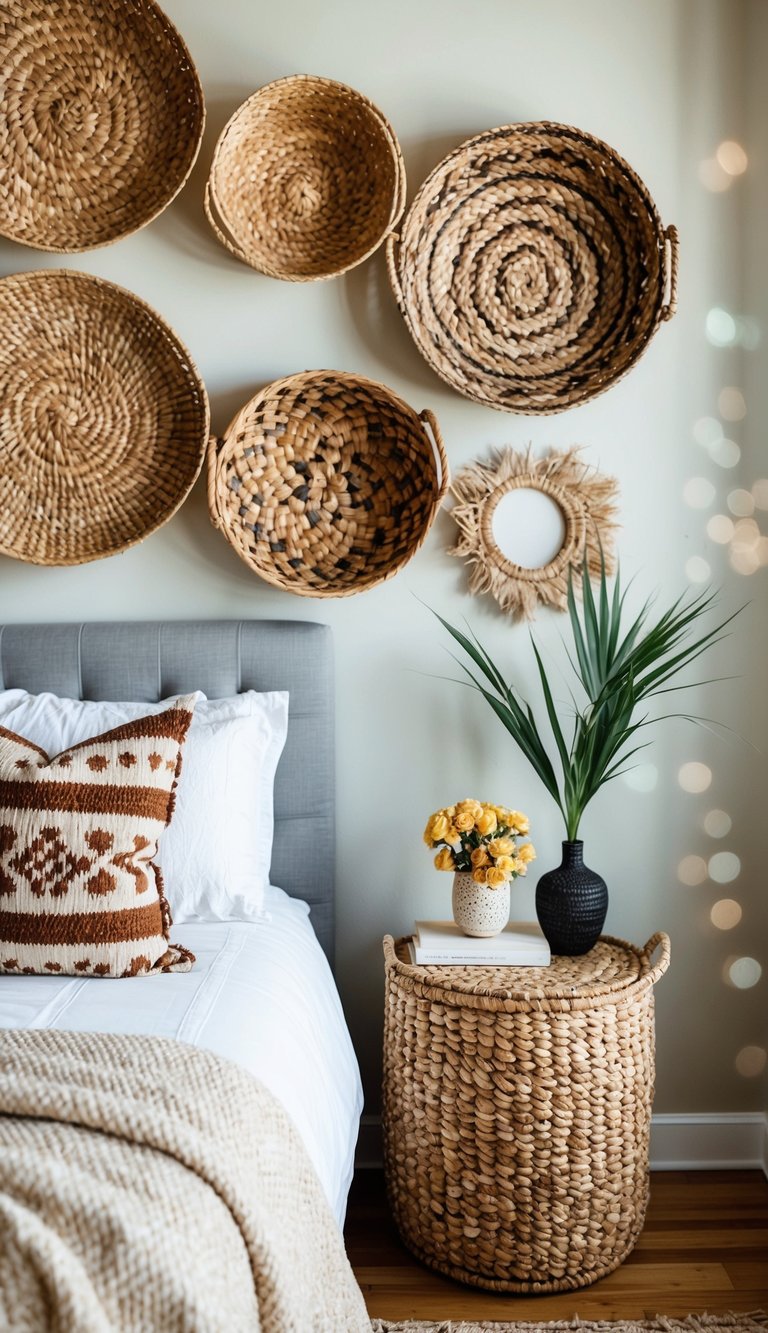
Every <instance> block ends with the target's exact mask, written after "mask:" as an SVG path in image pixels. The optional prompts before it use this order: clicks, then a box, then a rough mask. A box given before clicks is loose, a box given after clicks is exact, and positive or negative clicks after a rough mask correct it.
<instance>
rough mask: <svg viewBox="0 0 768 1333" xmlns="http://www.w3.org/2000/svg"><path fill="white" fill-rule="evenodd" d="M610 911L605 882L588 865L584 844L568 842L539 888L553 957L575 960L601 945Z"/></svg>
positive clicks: (539, 914)
mask: <svg viewBox="0 0 768 1333" xmlns="http://www.w3.org/2000/svg"><path fill="white" fill-rule="evenodd" d="M607 911H608V888H607V886H606V883H605V880H604V879H602V878H601V876H600V875H597V874H595V872H594V870H590V869H589V867H588V866H585V864H584V843H583V842H564V843H563V859H562V861H561V863H560V865H559V866H558V867H557V869H556V870H548V871H547V872H546V874H544V875H542V876H541V879H540V880H539V882H538V884H537V885H536V915H537V917H538V918H539V925H540V926H541V929H542V930H543V932H544V935H545V937H546V940H547V943H548V944H549V947H550V949H551V950H552V952H553V954H565V955H566V956H567V957H570V958H575V957H577V956H578V955H579V954H583V953H589V950H590V949H591V948H592V946H593V945H594V944H596V943H597V940H598V937H599V935H600V932H601V930H602V929H603V922H604V921H605V914H606V912H607Z"/></svg>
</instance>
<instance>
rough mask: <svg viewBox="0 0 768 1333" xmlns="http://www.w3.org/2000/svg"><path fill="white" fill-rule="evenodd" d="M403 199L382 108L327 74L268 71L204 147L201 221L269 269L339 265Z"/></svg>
mask: <svg viewBox="0 0 768 1333" xmlns="http://www.w3.org/2000/svg"><path fill="white" fill-rule="evenodd" d="M404 205H405V168H404V166H403V159H402V155H401V152H400V148H399V145H398V142H397V139H396V138H395V134H394V131H393V129H392V127H391V125H390V124H389V122H388V121H387V120H385V118H384V116H382V114H381V112H380V111H379V110H378V109H377V108H376V107H375V106H374V105H373V103H372V102H369V101H368V98H367V97H363V95H362V93H358V92H356V91H355V90H354V88H348V87H347V86H346V85H345V84H343V83H336V82H334V81H333V80H332V79H321V78H316V77H315V76H313V75H309V74H296V75H291V76H290V77H288V78H285V79H277V80H276V81H275V82H274V83H269V84H267V85H266V87H264V88H260V89H259V91H258V92H256V93H254V94H253V96H252V97H250V98H249V99H248V101H247V102H244V103H243V105H242V106H241V107H240V108H239V110H237V111H236V112H235V114H234V116H233V117H232V119H231V120H230V122H229V124H228V125H227V126H226V128H225V130H224V132H223V134H222V135H221V138H220V139H219V142H218V144H217V145H216V151H215V153H214V156H213V162H212V165H211V171H210V175H209V178H208V185H207V188H206V196H205V209H206V213H207V215H208V220H209V222H210V224H211V226H212V228H213V230H214V232H215V233H216V235H217V237H218V238H219V240H220V241H221V243H222V245H225V246H226V247H227V249H228V250H229V251H231V253H232V254H234V255H236V256H237V258H238V259H242V260H243V262H244V263H246V264H250V265H251V267H252V268H255V269H258V270H259V271H260V272H261V273H266V274H268V275H269V276H270V277H273V278H284V279H286V280H287V281H290V282H310V281H312V280H313V279H317V278H331V277H335V276H336V275H337V274H339V273H344V272H346V270H347V269H350V268H353V267H354V266H355V265H356V264H359V263H361V262H362V260H364V259H366V258H367V257H368V255H370V254H372V253H373V251H374V250H376V249H377V248H378V246H379V245H381V242H382V241H383V240H384V237H385V236H386V235H387V234H388V232H390V231H391V229H392V228H393V227H394V226H395V224H396V223H397V221H398V219H399V218H400V215H401V214H402V211H403V207H404Z"/></svg>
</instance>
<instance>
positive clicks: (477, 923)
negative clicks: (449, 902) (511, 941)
mask: <svg viewBox="0 0 768 1333" xmlns="http://www.w3.org/2000/svg"><path fill="white" fill-rule="evenodd" d="M453 919H454V921H455V922H456V925H457V926H458V927H459V930H461V931H463V933H464V934H465V935H473V936H474V937H475V939H480V940H487V939H490V938H491V937H492V936H493V935H498V934H499V933H500V932H501V931H502V930H503V929H504V927H505V926H506V924H507V922H508V921H509V880H507V883H506V884H502V886H501V888H499V889H489V888H488V886H487V884H476V883H475V881H474V880H473V878H472V876H471V875H470V873H469V871H468V870H457V871H456V873H455V874H454V876H453Z"/></svg>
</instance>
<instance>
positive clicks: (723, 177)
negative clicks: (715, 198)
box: [699, 157, 733, 194]
mask: <svg viewBox="0 0 768 1333" xmlns="http://www.w3.org/2000/svg"><path fill="white" fill-rule="evenodd" d="M699 180H700V181H701V183H702V185H703V186H704V189H705V190H710V191H711V192H712V194H722V192H723V190H729V189H730V187H731V186H732V185H733V173H732V172H730V171H726V170H725V167H723V166H721V164H720V163H719V162H718V160H717V158H716V157H705V158H702V160H701V162H700V163H699Z"/></svg>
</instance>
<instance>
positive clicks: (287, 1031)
mask: <svg viewBox="0 0 768 1333" xmlns="http://www.w3.org/2000/svg"><path fill="white" fill-rule="evenodd" d="M265 906H266V908H267V910H268V911H269V913H270V917H271V920H269V921H260V922H258V923H253V922H247V921H232V922H188V923H185V924H184V925H180V926H176V927H174V928H173V929H172V932H171V935H172V938H173V939H174V941H178V943H180V944H183V945H185V946H186V947H187V948H190V949H192V951H193V953H194V954H195V955H196V957H197V962H196V964H195V966H194V967H193V969H192V971H191V972H183V973H168V974H166V975H164V976H157V977H136V978H131V979H130V980H110V979H109V978H101V977H98V978H97V977H13V976H6V975H3V976H0V1027H4V1028H9V1027H10V1028H58V1029H60V1030H62V1031H69V1032H129V1033H144V1034H147V1035H152V1036H157V1037H173V1038H175V1039H176V1040H178V1041H184V1042H188V1043H189V1044H190V1045H192V1046H200V1047H203V1048H204V1049H206V1050H210V1051H214V1052H216V1054H217V1055H222V1056H225V1057H226V1058H227V1059H229V1060H232V1061H234V1062H235V1063H236V1064H238V1065H240V1066H242V1068H243V1069H246V1070H248V1072H249V1073H251V1074H253V1075H254V1076H255V1077H256V1078H259V1079H261V1081H262V1083H264V1084H265V1085H266V1087H268V1088H269V1089H270V1091H271V1092H273V1093H274V1094H275V1096H276V1097H278V1098H279V1099H280V1101H281V1102H282V1104H283V1106H284V1107H285V1109H286V1111H287V1112H288V1114H289V1116H290V1117H291V1119H292V1120H293V1122H294V1124H295V1126H296V1128H297V1129H298V1131H299V1133H300V1134H301V1137H302V1139H303V1141H304V1144H305V1146H306V1148H307V1151H308V1153H309V1155H310V1157H311V1159H312V1161H313V1163H314V1165H315V1169H316V1170H317V1174H318V1175H319V1177H320V1180H321V1182H322V1184H323V1188H324V1189H325V1192H326V1195H327V1197H328V1200H329V1202H330V1204H331V1207H332V1208H333V1211H334V1214H335V1216H336V1218H337V1221H338V1223H339V1226H341V1225H342V1224H343V1221H344V1213H345V1209H346V1202H347V1193H348V1191H349V1185H350V1182H351V1179H352V1169H353V1163H354V1151H355V1143H356V1141H357V1132H358V1127H359V1121H360V1112H361V1110H362V1101H363V1097H362V1088H361V1085H360V1073H359V1070H358V1066H357V1061H356V1059H355V1054H354V1051H353V1048H352V1042H351V1039H350V1036H349V1032H348V1030H347V1026H346V1023H345V1021H344V1016H343V1013H342V1009H341V1002H340V1000H339V996H338V992H337V990H336V986H335V984H334V981H333V977H332V975H331V971H330V968H329V966H328V963H327V961H326V958H325V955H324V954H323V951H322V949H321V948H320V945H319V944H318V942H317V939H316V937H315V933H314V931H313V930H312V927H311V925H310V924H309V917H308V910H309V909H308V908H307V906H306V904H305V903H302V902H299V901H297V900H295V899H291V898H289V897H288V895H287V894H285V893H283V891H282V890H281V889H275V888H271V889H269V890H268V893H267V899H266V902H265Z"/></svg>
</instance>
